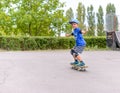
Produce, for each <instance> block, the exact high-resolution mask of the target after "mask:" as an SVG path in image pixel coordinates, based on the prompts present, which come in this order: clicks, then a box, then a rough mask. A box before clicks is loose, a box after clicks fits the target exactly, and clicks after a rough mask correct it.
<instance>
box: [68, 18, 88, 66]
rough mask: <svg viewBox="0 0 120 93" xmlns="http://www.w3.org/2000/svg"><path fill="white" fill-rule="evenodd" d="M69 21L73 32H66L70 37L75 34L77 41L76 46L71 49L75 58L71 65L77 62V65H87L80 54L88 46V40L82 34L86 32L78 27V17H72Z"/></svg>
mask: <svg viewBox="0 0 120 93" xmlns="http://www.w3.org/2000/svg"><path fill="white" fill-rule="evenodd" d="M69 23H70V24H71V25H72V28H73V32H72V33H71V34H66V36H67V37H69V36H71V35H73V36H74V38H75V43H76V44H75V46H74V47H73V48H72V49H71V51H70V52H71V55H72V56H73V58H74V60H75V62H72V63H71V65H74V64H75V65H77V66H85V63H84V62H83V60H82V58H81V55H80V54H81V53H82V52H83V50H84V48H85V46H86V42H85V40H84V38H83V35H82V34H85V33H86V32H85V31H84V30H81V29H80V28H78V24H79V21H78V20H77V19H72V20H71V21H70V22H69Z"/></svg>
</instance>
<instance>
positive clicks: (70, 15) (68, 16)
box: [65, 8, 74, 33]
mask: <svg viewBox="0 0 120 93" xmlns="http://www.w3.org/2000/svg"><path fill="white" fill-rule="evenodd" d="M73 18H74V12H73V10H72V8H69V9H68V10H67V11H66V19H67V23H66V27H65V28H66V31H65V32H67V33H70V32H71V30H72V27H71V25H69V24H68V22H69V21H70V20H71V19H73Z"/></svg>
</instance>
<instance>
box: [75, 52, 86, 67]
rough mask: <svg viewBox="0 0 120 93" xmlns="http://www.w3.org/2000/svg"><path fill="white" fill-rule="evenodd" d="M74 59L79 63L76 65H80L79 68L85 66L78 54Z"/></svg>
mask: <svg viewBox="0 0 120 93" xmlns="http://www.w3.org/2000/svg"><path fill="white" fill-rule="evenodd" d="M76 58H77V60H78V61H79V64H78V65H80V66H84V65H85V63H84V62H83V60H82V57H81V56H80V54H79V55H78V56H77V57H76Z"/></svg>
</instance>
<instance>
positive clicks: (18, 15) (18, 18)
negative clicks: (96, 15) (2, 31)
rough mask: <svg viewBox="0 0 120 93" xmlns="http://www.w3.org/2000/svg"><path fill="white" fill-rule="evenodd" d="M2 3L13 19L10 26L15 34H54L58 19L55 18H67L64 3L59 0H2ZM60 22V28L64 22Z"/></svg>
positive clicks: (3, 8)
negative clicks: (64, 13)
mask: <svg viewBox="0 0 120 93" xmlns="http://www.w3.org/2000/svg"><path fill="white" fill-rule="evenodd" d="M0 5H3V6H2V10H3V11H4V13H5V14H6V15H7V16H8V17H10V18H9V19H11V20H10V21H9V24H10V26H9V25H8V28H9V30H10V31H11V32H12V33H14V34H18V33H20V34H22V35H26V34H27V35H30V36H54V35H55V34H56V27H55V26H54V25H55V22H56V20H55V21H53V20H54V19H57V20H59V21H60V20H61V19H64V18H65V17H64V16H63V9H62V7H63V6H64V4H63V3H60V2H59V0H1V1H0ZM57 13H59V14H60V15H57ZM55 15H56V16H55ZM58 24H59V27H58V29H59V28H60V25H63V24H64V22H63V24H62V23H60V22H58ZM7 31H8V30H7Z"/></svg>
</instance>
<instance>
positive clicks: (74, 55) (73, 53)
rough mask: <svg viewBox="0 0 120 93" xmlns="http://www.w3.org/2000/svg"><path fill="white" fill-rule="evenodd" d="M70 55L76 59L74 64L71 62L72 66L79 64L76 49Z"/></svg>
mask: <svg viewBox="0 0 120 93" xmlns="http://www.w3.org/2000/svg"><path fill="white" fill-rule="evenodd" d="M70 53H71V55H72V56H73V58H74V62H71V65H74V64H78V63H79V62H78V60H77V57H76V55H77V52H75V50H74V49H71V51H70Z"/></svg>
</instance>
